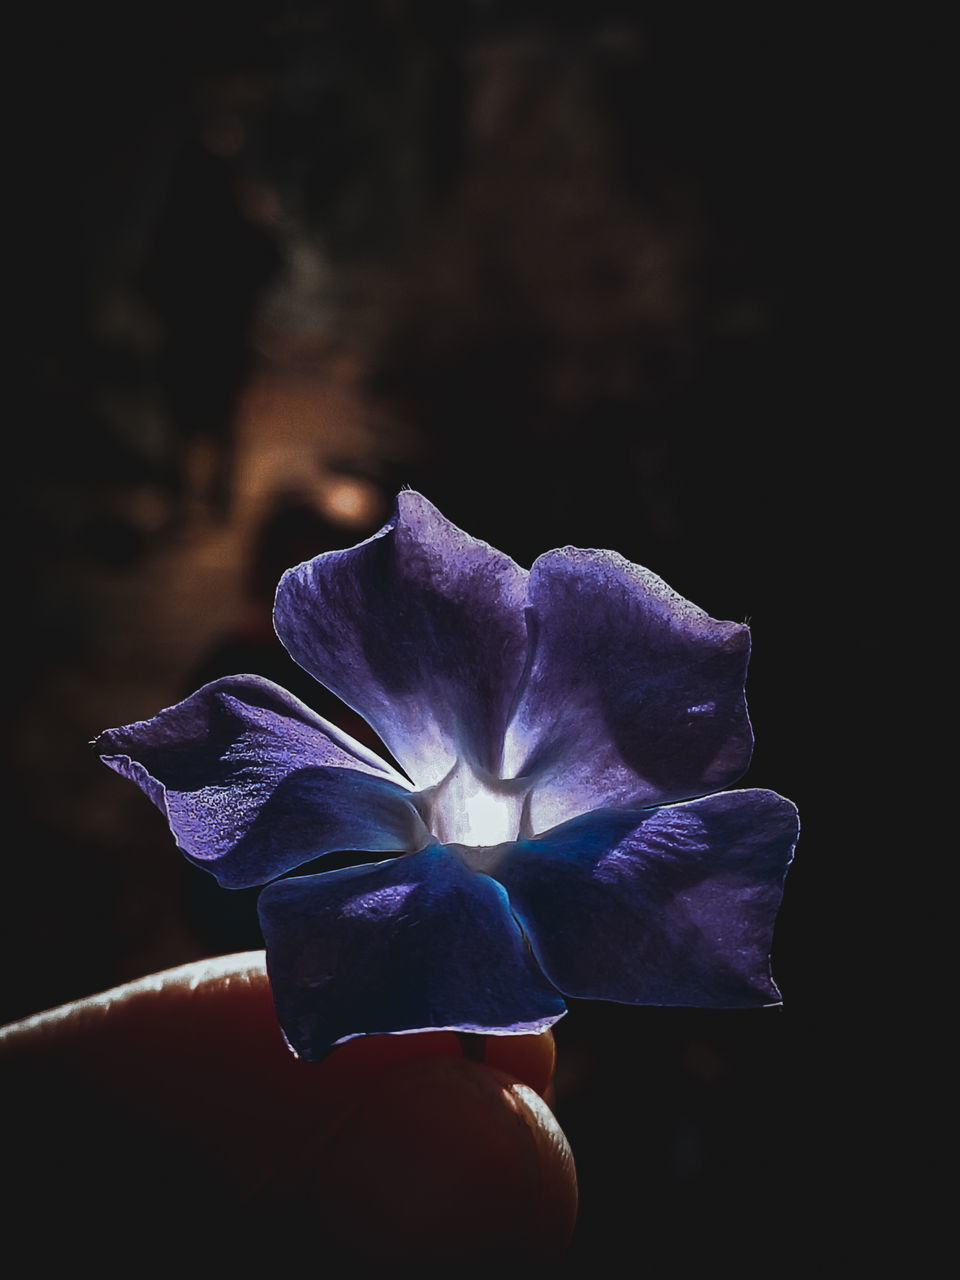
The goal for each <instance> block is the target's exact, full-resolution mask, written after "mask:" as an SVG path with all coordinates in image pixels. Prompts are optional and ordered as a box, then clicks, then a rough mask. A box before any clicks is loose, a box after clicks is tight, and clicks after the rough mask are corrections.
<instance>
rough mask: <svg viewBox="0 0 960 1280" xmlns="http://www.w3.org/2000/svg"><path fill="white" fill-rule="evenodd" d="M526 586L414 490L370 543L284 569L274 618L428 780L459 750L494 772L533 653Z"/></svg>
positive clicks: (300, 656)
mask: <svg viewBox="0 0 960 1280" xmlns="http://www.w3.org/2000/svg"><path fill="white" fill-rule="evenodd" d="M526 580H527V573H526V571H525V570H524V569H521V568H520V566H519V565H517V564H515V563H514V562H513V561H512V560H511V559H510V558H509V556H505V555H503V554H502V553H501V552H499V551H495V550H494V549H493V548H492V547H490V546H488V545H487V543H485V542H479V541H477V540H476V539H475V538H471V537H469V536H468V535H467V534H465V533H464V532H463V531H462V530H461V529H458V528H457V527H456V526H455V525H453V524H451V523H450V522H449V521H448V520H445V519H444V517H443V516H442V515H441V514H440V512H439V511H437V509H436V508H435V507H433V506H432V505H431V504H430V503H429V502H427V500H426V499H425V498H423V497H421V496H420V494H418V493H413V492H411V491H406V492H403V493H401V494H400V495H399V497H398V498H397V507H396V511H395V513H394V516H393V518H392V519H391V521H390V522H389V523H388V524H387V525H386V526H385V527H384V528H383V529H382V530H381V531H380V532H379V533H378V534H376V535H375V536H374V537H373V538H370V539H368V540H367V541H366V542H362V543H360V545H359V546H356V547H351V548H350V549H348V550H346V551H331V552H328V553H326V554H325V555H321V556H318V557H317V558H316V559H315V560H311V561H309V562H307V563H306V564H302V565H300V566H298V567H297V568H295V569H291V570H290V571H289V572H288V573H286V574H285V575H284V577H283V579H282V580H281V582H280V586H279V588H278V590H277V600H276V607H275V610H274V622H275V625H276V628H277V634H278V635H279V637H280V639H281V640H282V641H283V643H284V645H285V646H286V648H287V650H288V651H289V652H290V654H291V656H292V657H293V658H294V659H295V660H296V661H297V662H299V663H300V665H301V666H302V667H304V668H305V669H306V670H307V671H309V672H310V673H311V675H313V676H315V677H316V678H317V679H318V680H319V681H320V682H321V683H322V684H324V685H326V686H327V688H328V689H331V690H333V692H334V693H336V694H337V695H338V696H339V697H340V698H342V699H343V701H344V702H346V703H348V704H349V705H350V706H351V707H353V708H354V709H355V710H356V711H358V712H359V713H360V714H361V715H362V716H363V717H364V718H365V719H366V720H367V721H368V722H369V724H370V725H372V727H373V728H374V729H375V730H376V731H377V733H378V734H379V735H380V737H381V739H382V740H383V741H384V742H385V743H386V745H387V747H388V748H389V749H390V751H391V752H392V753H393V754H394V756H395V757H396V759H397V760H398V761H399V762H400V764H401V765H402V766H403V768H404V769H405V770H406V771H407V773H408V774H409V776H410V777H411V778H412V779H413V780H414V781H415V782H416V784H417V786H418V787H429V786H433V785H435V784H436V783H438V782H440V780H441V779H442V778H443V777H444V776H445V775H446V774H447V773H448V772H449V771H450V769H451V767H452V766H453V765H454V763H455V762H456V761H457V759H458V758H460V757H465V758H466V759H468V760H469V761H470V763H471V764H472V765H474V766H476V767H478V768H479V769H482V770H486V771H488V772H496V770H497V767H498V765H499V761H500V751H501V746H502V741H503V731H504V727H505V725H506V719H507V715H508V712H509V708H510V705H511V701H512V698H513V694H514V690H515V688H516V684H517V680H518V679H519V676H520V673H521V671H522V669H523V664H524V657H525V653H526V628H525V624H524V617H523V610H524V601H525V590H526Z"/></svg>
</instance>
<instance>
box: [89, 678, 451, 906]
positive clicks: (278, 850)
mask: <svg viewBox="0 0 960 1280" xmlns="http://www.w3.org/2000/svg"><path fill="white" fill-rule="evenodd" d="M94 745H95V747H96V750H97V751H98V753H99V754H100V757H101V759H102V760H103V761H104V763H105V764H108V765H109V766H110V767H111V768H112V769H115V770H116V772H117V773H119V774H122V775H123V776H124V777H126V778H129V779H131V780H132V781H133V782H135V783H137V785H138V786H139V787H140V788H141V790H143V791H144V792H145V793H146V794H147V795H148V796H149V797H150V799H151V800H152V801H153V803H154V804H155V805H156V806H157V808H158V809H160V810H162V812H163V813H164V814H165V815H166V818H167V820H168V822H169V823H170V830H171V831H172V832H173V834H174V836H175V838H176V841H177V844H178V845H179V846H180V848H181V849H182V850H183V852H184V853H185V854H186V855H187V857H188V858H189V859H190V860H191V861H192V862H194V863H196V864H197V866H200V867H203V868H204V869H205V870H207V871H210V872H212V873H213V874H214V875H215V876H216V877H217V879H218V881H219V882H220V884H221V885H224V886H225V887H227V888H230V889H241V888H246V887H248V886H250V885H256V884H265V883H266V882H267V881H268V880H272V879H273V878H274V877H275V876H279V875H282V874H283V873H284V872H285V871H289V870H291V869H292V868H293V867H298V866H301V865H302V864H303V863H304V862H309V861H310V860H311V859H312V858H316V857H319V856H320V855H321V854H324V853H330V852H333V851H334V850H343V849H358V850H360V849H362V850H371V851H375V852H388V851H390V852H402V851H405V850H409V849H417V848H420V847H422V845H423V844H424V843H425V842H426V840H427V835H426V831H425V829H424V827H423V824H422V822H421V819H420V817H419V815H418V814H417V811H416V809H415V808H414V806H413V804H412V803H411V801H410V791H409V784H408V783H407V782H406V780H405V779H403V778H402V777H401V776H400V775H399V774H398V773H397V772H396V771H395V770H394V769H392V768H391V767H390V766H389V765H388V764H386V763H385V762H384V761H382V760H379V759H378V758H377V756H375V755H374V753H373V752H372V751H370V750H368V749H367V748H366V747H364V746H362V745H361V744H360V743H359V742H355V741H354V740H353V739H352V738H350V737H349V736H348V735H347V734H345V733H343V732H342V731H341V730H339V729H337V728H336V727H335V726H334V725H331V724H329V723H328V722H327V721H326V720H323V719H322V718H321V717H320V716H318V715H316V714H315V713H314V712H313V711H311V710H310V709H309V707H306V706H304V704H303V703H302V702H299V701H298V700H297V699H296V698H294V697H293V696H292V695H291V694H289V693H287V692H286V691H285V690H283V689H280V688H279V687H278V686H277V685H275V684H271V683H270V681H268V680H264V679H261V678H260V677H259V676H229V677H227V678H225V679H222V680H215V681H213V683H212V684H208V685H205V686H204V687H203V688H202V689H200V690H199V691H198V692H197V693H195V694H193V695H192V696H191V697H189V698H187V699H186V700H185V701H184V702H181V703H178V704H177V705H176V706H174V707H168V708H167V709H166V710H165V711H161V712H160V714H159V715H157V716H155V717H154V718H153V719H152V720H144V721H141V722H139V723H137V724H131V725H126V726H125V727H123V728H120V729H108V730H107V731H106V732H105V733H102V734H101V735H100V737H99V738H98V739H97V741H96V743H95V744H94Z"/></svg>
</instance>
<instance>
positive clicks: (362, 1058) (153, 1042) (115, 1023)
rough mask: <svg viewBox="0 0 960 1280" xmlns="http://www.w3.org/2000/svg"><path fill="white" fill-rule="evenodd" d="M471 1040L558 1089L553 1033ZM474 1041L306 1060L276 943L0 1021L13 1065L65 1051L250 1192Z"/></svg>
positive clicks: (351, 1051) (360, 1047)
mask: <svg viewBox="0 0 960 1280" xmlns="http://www.w3.org/2000/svg"><path fill="white" fill-rule="evenodd" d="M471 1039H474V1040H480V1041H481V1045H480V1052H481V1054H482V1056H483V1057H484V1058H485V1059H486V1060H488V1061H489V1060H491V1059H492V1063H493V1065H495V1066H496V1067H497V1068H498V1069H502V1070H506V1071H508V1073H510V1074H512V1075H513V1077H514V1078H517V1079H519V1080H520V1081H521V1082H522V1083H524V1084H525V1085H527V1086H528V1087H532V1088H533V1089H534V1090H536V1091H537V1092H539V1093H541V1094H542V1093H545V1092H547V1091H548V1090H549V1088H550V1080H551V1077H552V1072H553V1065H554V1060H555V1047H554V1041H553V1036H552V1035H551V1034H550V1033H549V1032H547V1033H544V1034H542V1035H537V1036H533V1035H525V1036H503V1037H500V1036H497V1037H493V1036H488V1037H483V1038H480V1037H475V1038H471ZM463 1047H464V1046H463V1043H462V1041H461V1039H460V1038H459V1037H458V1036H456V1035H455V1034H454V1033H452V1032H428V1033H419V1034H414V1035H401V1036H396V1035H389V1036H362V1037H356V1038H354V1039H352V1040H349V1041H347V1042H345V1043H344V1044H343V1045H342V1046H339V1047H338V1048H337V1049H335V1050H334V1052H333V1053H332V1054H331V1055H330V1056H329V1057H328V1058H326V1059H325V1060H324V1061H323V1062H321V1063H306V1062H303V1061H301V1060H299V1059H297V1058H296V1057H295V1056H294V1055H293V1054H292V1053H291V1052H290V1050H289V1048H288V1047H287V1045H286V1044H285V1042H284V1040H283V1037H282V1035H281V1033H280V1029H279V1027H278V1024H277V1022H276V1017H275V1015H274V1011H273V1002H272V998H271V994H270V987H269V981H268V978H267V974H266V968H265V964H264V956H263V953H262V952H248V953H242V954H240V955H235V956H227V957H217V958H215V959H212V960H208V961H202V962H195V963H193V964H189V965H185V966H181V967H180V968H178V969H173V970H167V971H165V972H163V973H160V974H155V975H152V976H151V977H149V978H145V979H142V980H140V981H138V982H134V983H130V984H127V985H126V986H124V987H120V988H115V989H113V990H111V991H108V992H105V993H103V994H102V995H99V996H95V997H91V998H89V999H87V1000H81V1001H77V1002H75V1003H74V1004H72V1005H68V1006H63V1007H61V1008H60V1009H55V1010H52V1011H50V1012H48V1013H46V1014H41V1015H38V1016H37V1017H35V1018H30V1019H26V1020H24V1021H23V1022H21V1023H17V1024H14V1025H13V1026H11V1027H8V1028H4V1029H3V1030H2V1031H0V1057H2V1058H4V1059H6V1060H7V1061H8V1062H9V1061H10V1060H11V1059H19V1060H20V1062H21V1064H23V1063H24V1062H27V1061H29V1060H33V1061H37V1062H39V1061H43V1062H44V1063H45V1065H46V1067H47V1074H46V1077H45V1078H46V1079H48V1080H49V1079H50V1073H49V1067H50V1064H51V1062H55V1063H56V1066H57V1070H58V1071H59V1072H60V1074H61V1077H62V1079H63V1081H64V1083H65V1084H68V1085H69V1087H70V1088H71V1089H73V1090H78V1089H79V1090H81V1091H82V1088H83V1085H84V1084H85V1083H86V1084H89V1086H90V1087H91V1088H92V1089H93V1090H95V1091H96V1092H97V1096H98V1097H99V1098H100V1099H101V1100H102V1099H103V1098H104V1097H109V1098H111V1099H113V1100H115V1101H116V1103H117V1104H118V1105H119V1104H123V1105H125V1106H127V1107H128V1108H130V1107H132V1108H134V1110H135V1111H136V1110H137V1109H140V1110H142V1111H143V1112H145V1113H147V1115H148V1118H149V1119H150V1121H151V1122H152V1123H156V1122H157V1121H158V1120H159V1121H160V1122H162V1123H165V1124H167V1125H169V1126H171V1127H173V1128H179V1129H182V1130H183V1131H184V1133H185V1134H188V1135H189V1136H190V1139H191V1140H194V1141H199V1142H200V1143H202V1145H203V1146H204V1148H205V1150H206V1151H207V1152H208V1153H212V1156H213V1158H214V1159H215V1160H216V1162H217V1164H218V1165H222V1167H223V1176H224V1177H225V1178H226V1179H228V1180H232V1181H233V1182H234V1184H235V1188H236V1194H237V1195H238V1196H240V1197H245V1196H247V1195H250V1194H253V1193H254V1192H255V1191H256V1189H257V1188H259V1187H261V1186H263V1185H264V1184H265V1183H266V1182H269V1180H270V1179H271V1178H272V1177H273V1176H274V1173H275V1171H276V1170H277V1169H279V1168H283V1167H285V1166H286V1165H287V1164H288V1163H289V1160H290V1157H291V1152H293V1151H294V1150H297V1151H300V1150H301V1149H302V1146H303V1133H304V1126H305V1122H306V1124H307V1125H308V1126H310V1127H311V1128H312V1132H313V1133H314V1139H315V1142H316V1143H319V1144H321V1145H322V1140H323V1133H324V1132H330V1133H332V1132H334V1131H335V1130H336V1129H337V1128H338V1126H339V1125H340V1124H341V1122H342V1120H343V1117H344V1116H346V1115H348V1114H349V1113H350V1112H351V1111H352V1109H353V1108H354V1106H355V1105H356V1103H357V1100H358V1099H360V1098H362V1097H363V1096H364V1095H365V1093H366V1092H367V1091H369V1090H370V1089H371V1087H372V1086H373V1082H374V1081H376V1080H377V1079H378V1078H379V1077H381V1076H382V1075H383V1074H384V1073H385V1072H387V1071H390V1070H392V1069H393V1068H395V1067H396V1066H397V1065H399V1064H402V1063H406V1062H411V1061H415V1060H419V1059H429V1058H435V1057H443V1058H459V1057H461V1056H462V1053H463ZM21 1078H22V1073H21ZM305 1117H306V1121H305Z"/></svg>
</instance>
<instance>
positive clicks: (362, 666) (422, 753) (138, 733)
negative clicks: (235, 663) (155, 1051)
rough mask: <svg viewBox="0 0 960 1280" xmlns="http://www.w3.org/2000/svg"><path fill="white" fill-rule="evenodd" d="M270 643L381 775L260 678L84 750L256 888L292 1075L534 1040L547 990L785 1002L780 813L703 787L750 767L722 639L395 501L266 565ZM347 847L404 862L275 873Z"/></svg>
mask: <svg viewBox="0 0 960 1280" xmlns="http://www.w3.org/2000/svg"><path fill="white" fill-rule="evenodd" d="M275 622H276V628H277V633H278V635H279V636H280V639H281V640H282V641H283V643H284V645H285V646H286V648H287V649H288V651H289V652H290V653H291V654H292V656H293V657H294V658H295V659H296V661H297V662H298V663H300V665H301V666H303V667H304V668H306V670H307V671H309V672H310V673H311V674H312V675H313V676H315V677H316V678H317V679H318V680H319V681H321V682H322V683H323V684H324V685H326V686H327V687H328V688H329V689H331V690H332V691H333V692H334V693H336V694H337V695H339V697H341V698H342V699H343V700H344V701H345V702H346V703H348V704H349V705H350V706H351V707H353V708H355V709H356V710H357V711H358V712H360V713H361V714H362V715H363V716H364V717H365V719H366V720H367V721H368V722H369V724H370V725H371V726H372V727H373V728H374V729H375V730H376V731H377V733H378V734H379V735H380V737H381V739H382V740H383V742H384V743H385V744H386V746H387V747H388V748H389V751H390V752H392V754H393V756H394V757H395V759H396V761H397V762H398V763H399V765H400V768H401V769H402V770H403V772H400V771H398V770H397V769H395V768H394V767H393V766H392V765H391V764H388V763H387V762H386V761H384V760H381V759H380V758H379V757H378V756H377V755H375V754H374V753H373V752H371V751H370V750H368V749H367V748H366V747H363V746H361V745H360V744H359V743H358V742H356V741H354V740H353V739H352V738H350V737H348V736H347V735H346V734H344V733H343V732H341V731H340V730H339V729H337V728H336V727H335V726H333V725H332V724H330V723H328V722H327V721H326V720H323V719H321V717H320V716H318V715H316V714H315V713H314V712H313V711H311V710H310V709H309V708H308V707H306V706H305V705H304V704H303V703H301V702H299V701H298V700H297V699H296V698H294V697H292V696H291V695H290V694H288V693H286V692H285V691H284V690H282V689H280V688H278V687H277V686H276V685H274V684H271V683H270V682H269V681H266V680H263V679H261V678H259V677H257V676H235V677H230V678H227V679H223V680H216V681H214V682H213V683H212V684H208V685H206V686H205V687H204V688H202V689H201V690H200V691H199V692H198V693H195V694H194V695H193V696H192V697H190V698H187V699H186V700H185V701H184V702H181V703H180V704H178V705H177V706H175V707H170V708H168V709H167V710H165V711H162V712H161V713H160V714H159V715H158V716H156V717H154V719H152V720H147V721H143V722H141V723H138V724H132V725H128V726H126V727H125V728H121V729H112V730H108V731H107V732H105V733H103V734H102V735H101V736H100V738H99V739H98V741H97V744H96V745H97V749H98V751H99V752H100V754H101V756H102V758H103V760H104V761H105V762H106V763H107V764H108V765H110V766H111V768H113V769H115V770H116V771H117V772H118V773H120V774H122V775H124V776H125V777H127V778H130V779H132V780H133V781H134V782H136V783H137V784H138V785H139V786H140V787H141V788H142V789H143V790H144V791H145V792H146V794H147V795H148V796H149V797H150V799H151V800H152V801H153V802H154V804H156V805H157V807H158V808H159V809H161V810H162V812H163V813H164V815H165V817H166V818H167V821H168V822H169V824H170V828H171V830H172V832H173V834H174V836H175V837H176V840H177V843H178V845H179V846H180V848H181V849H182V850H183V852H184V853H185V854H186V856H187V857H188V858H189V859H190V861H191V862H193V863H195V864H196V865H197V866H200V867H203V868H205V869H206V870H208V871H210V872H212V873H213V874H214V875H215V876H216V877H217V879H218V880H219V882H220V884H221V885H224V886H226V887H228V888H241V887H245V886H250V885H265V884H266V885H268V887H267V888H266V889H264V891H263V893H262V894H261V895H260V899H259V910H260V920H261V925H262V928H263V933H264V938H265V941H266V947H267V963H268V968H269V972H270V978H271V982H272V985H273V992H274V999H275V1001H276V1007H277V1014H278V1017H279V1020H280V1023H281V1026H282V1027H283V1030H284V1033H285V1035H286V1037H287V1039H288V1041H289V1043H290V1045H291V1047H292V1048H293V1049H294V1051H295V1052H296V1053H298V1054H299V1055H301V1056H302V1057H305V1058H319V1057H322V1056H323V1055H324V1054H325V1053H326V1052H327V1051H328V1050H329V1049H330V1047H331V1046H332V1045H334V1044H336V1043H338V1042H340V1041H342V1040H345V1039H349V1038H350V1037H352V1036H355V1035H364V1034H371V1033H381V1032H405V1031H416V1030H425V1029H428V1028H431V1029H435V1028H449V1029H455V1030H462V1031H479V1032H494V1033H511V1032H514V1033H516V1032H523V1031H536V1030H540V1029H542V1028H545V1027H547V1026H549V1025H550V1024H552V1023H553V1022H555V1021H556V1020H557V1019H558V1018H559V1017H561V1016H562V1014H563V1013H564V1011H565V1006H564V1002H563V996H564V995H567V996H574V997H591V998H596V999H604V1000H616V1001H624V1002H627V1003H631V1004H671V1005H713V1006H734V1007H736V1006H750V1005H764V1004H769V1003H773V1002H776V1001H778V1000H779V992H778V991H777V988H776V986H775V985H774V983H773V981H772V979H771V976H770V961H769V954H770V943H771V938H772V934H773V926H774V920H775V917H776V912H777V908H778V905H779V902H780V895H781V889H782V883H783V878H784V875H785V872H786V869H787V866H788V864H789V862H790V858H791V856H792V852H793V847H794V844H795V843H796V838H797V831H798V823H797V814H796V809H795V808H794V806H793V805H792V804H791V803H790V802H789V801H788V800H784V799H783V798H782V797H781V796H778V795H776V794H774V793H773V792H770V791H761V790H744V791H727V792H719V788H722V787H725V786H727V785H729V784H730V783H732V782H733V781H735V780H736V779H737V778H738V777H739V776H740V775H741V774H742V773H743V771H744V770H745V768H746V766H747V764H748V762H749V758H750V753H751V749H752V745H753V735H752V733H751V729H750V722H749V720H748V718H747V709H746V702H745V699H744V692H743V687H744V679H745V676H746V669H747V660H748V657H749V647H750V641H749V631H748V629H747V628H746V627H745V626H741V625H738V624H736V623H733V622H717V621H715V620H714V619H712V618H710V617H708V616H707V614H705V613H704V612H702V610H700V609H698V608H696V606H694V605H692V604H690V603H689V602H688V601H686V600H684V599H683V598H682V597H680V596H679V595H677V594H676V593H675V592H673V591H672V590H671V589H670V588H669V587H668V586H667V585H666V584H665V583H664V582H663V581H662V580H661V579H660V578H658V577H656V575H655V574H653V573H651V572H650V571H649V570H648V569H644V568H641V567H640V566H638V565H634V564H630V563H629V562H628V561H626V560H624V559H623V557H622V556H619V555H617V554H615V553H614V552H611V551H580V550H575V549H574V548H571V547H564V548H561V549H560V550H557V551H550V552H548V553H547V554H546V555H543V556H541V557H540V558H539V559H538V560H537V561H536V562H535V564H534V565H533V568H532V569H531V570H530V571H529V572H528V571H527V570H525V569H522V568H520V566H519V565H517V564H515V563H514V561H513V560H511V559H510V558H509V557H508V556H506V555H503V554H502V553H501V552H499V551H495V550H494V549H493V548H492V547H490V546H488V545H487V544H486V543H484V542H479V541H477V540H476V539H474V538H471V537H469V536H468V535H467V534H465V533H464V532H462V530H460V529H458V528H456V526H454V525H452V524H451V523H450V522H449V521H447V520H446V519H444V517H443V516H442V515H441V514H440V512H439V511H437V509H436V508H435V507H433V506H432V505H431V504H430V503H429V502H427V501H426V499H425V498H423V497H421V496H420V494H417V493H413V492H403V493H401V494H400V496H399V497H398V499H397V505H396V511H395V513H394V516H393V518H392V519H391V520H390V521H389V523H388V524H387V525H385V527H384V528H383V529H382V530H381V531H380V532H379V533H377V534H375V535H374V536H373V537H372V538H369V539H368V540H367V541H366V542H362V543H360V544H359V545H358V546H355V547H351V548H350V549H348V550H345V551H332V552H328V553H327V554H325V555H321V556H318V557H317V558H316V559H315V560H311V561H308V562H307V563H305V564H302V565H299V566H298V567H297V568H295V569H291V570H290V571H289V572H288V573H286V574H285V575H284V577H283V579H282V581H281V582H280V586H279V589H278V591H277V600H276V609H275ZM405 775H406V776H405ZM696 797H703V798H696ZM344 850H353V851H357V852H360V851H363V852H366V853H371V852H372V853H374V854H375V853H378V852H383V853H389V854H392V855H401V856H394V857H391V858H390V859H389V860H388V861H384V862H375V863H370V862H365V863H363V864H362V865H358V866H353V867H348V868H346V869H340V870H335V871H329V872H326V873H324V874H319V875H305V876H297V877H286V878H282V879H281V878H280V877H284V876H285V873H287V872H289V871H292V870H293V869H294V868H297V867H301V866H303V865H304V864H305V863H307V862H310V861H312V860H313V859H315V858H317V857H319V856H320V855H323V854H327V853H333V852H342V851H344ZM270 881H272V882H273V883H270V884H268V882H270Z"/></svg>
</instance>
